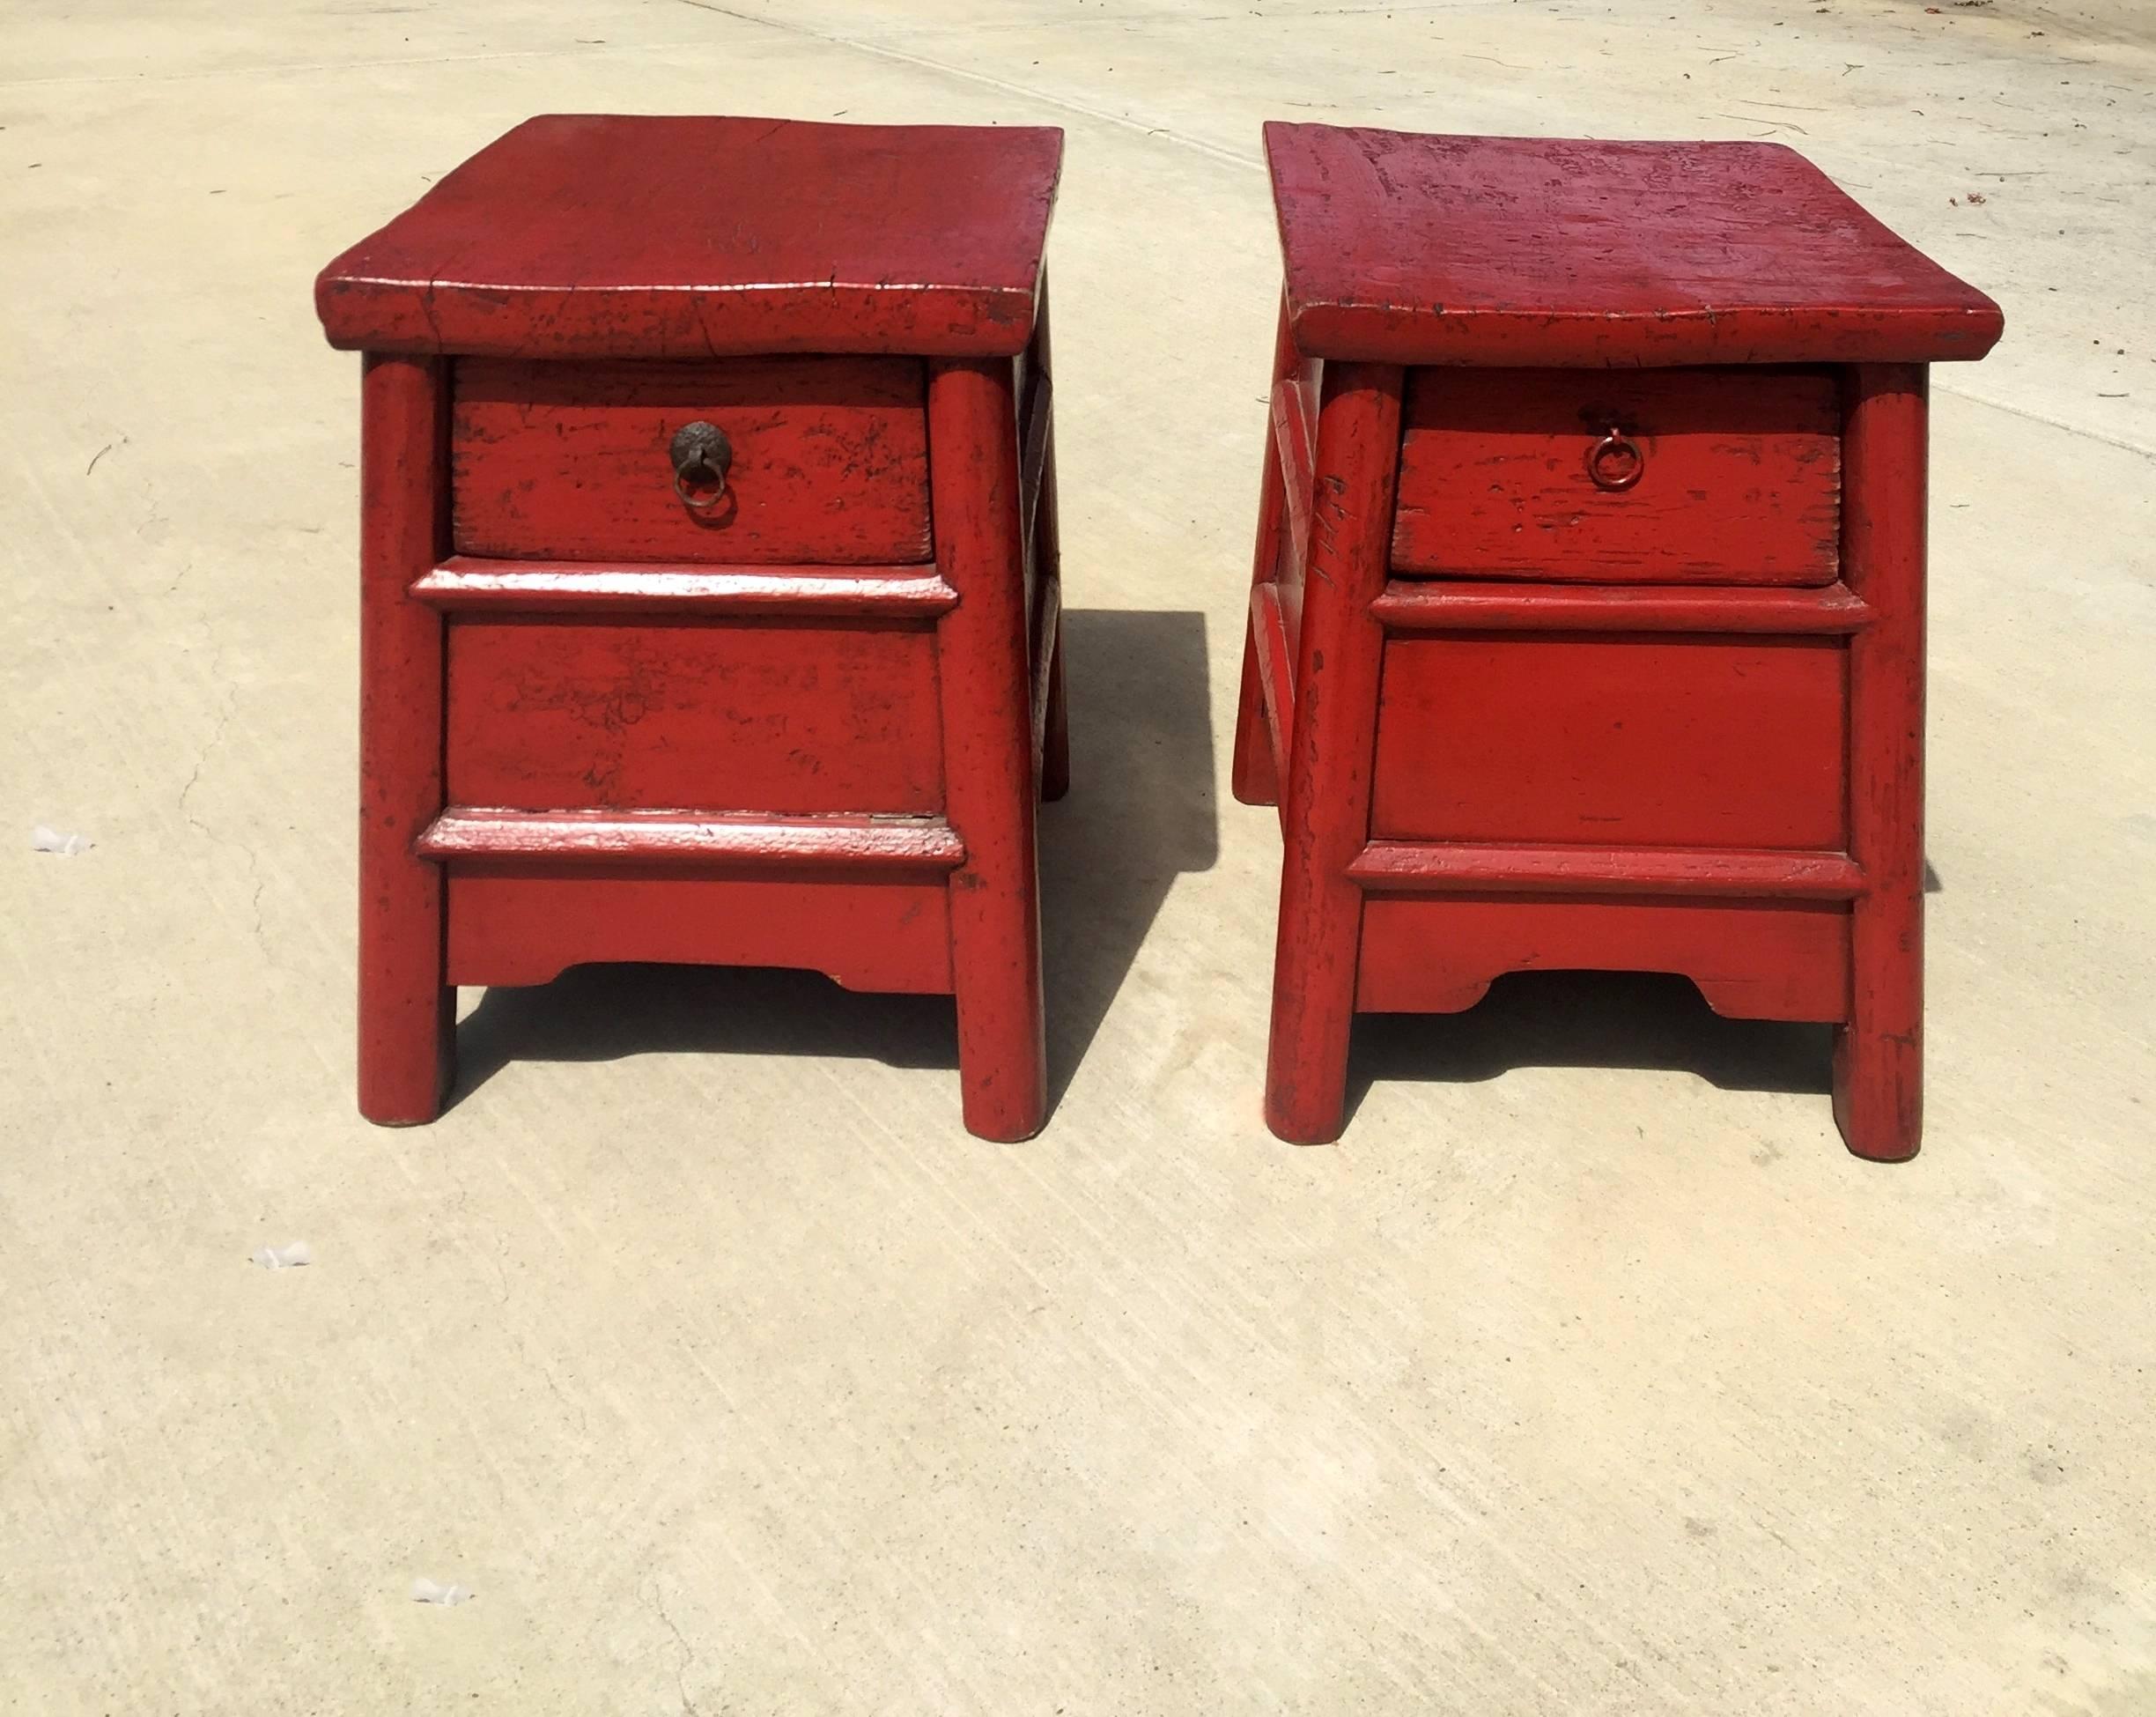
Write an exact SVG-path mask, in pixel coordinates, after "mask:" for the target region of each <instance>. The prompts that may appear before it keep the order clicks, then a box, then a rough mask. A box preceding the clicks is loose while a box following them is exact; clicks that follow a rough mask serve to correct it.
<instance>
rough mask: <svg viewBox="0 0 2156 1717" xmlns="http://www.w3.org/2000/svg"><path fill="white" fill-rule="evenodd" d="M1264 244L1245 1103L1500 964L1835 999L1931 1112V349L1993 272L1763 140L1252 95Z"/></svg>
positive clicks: (1329, 1102) (1288, 1099)
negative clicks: (1951, 258)
mask: <svg viewBox="0 0 2156 1717" xmlns="http://www.w3.org/2000/svg"><path fill="white" fill-rule="evenodd" d="M1266 152H1267V155H1268V158H1269V160H1270V163H1271V167H1272V173H1273V189H1274V200H1275V202H1276V204H1277V205H1278V209H1279V213H1280V228H1281V247H1282V249H1283V251H1284V253H1285V256H1286V264H1287V290H1286V293H1285V300H1284V306H1283V309H1282V314H1281V334H1280V342H1279V347H1278V352H1277V356H1276V359H1275V363H1274V377H1275V386H1274V395H1273V411H1272V437H1271V440H1272V451H1271V455H1270V456H1269V457H1268V459H1267V461H1266V473H1265V486H1264V493H1263V500H1262V510H1261V514H1260V523H1259V537H1258V561H1257V573H1256V583H1255V588H1254V589H1253V591H1252V602H1251V629H1250V636H1249V647H1248V649H1247V651H1246V653H1245V655H1244V674H1243V697H1242V710H1241V715H1240V719H1239V722H1238V724H1237V735H1236V757H1235V788H1236V794H1237V797H1239V798H1241V799H1242V800H1244V802H1245V803H1252V804H1270V803H1276V802H1277V803H1279V804H1280V806H1281V827H1282V831H1283V833H1284V836H1285V844H1286V854H1285V861H1284V865H1283V870H1282V874H1281V908H1280V944H1279V951H1278V958H1277V965H1276V966H1275V970H1274V1000H1273V1041H1272V1054H1271V1062H1270V1067H1269V1070H1268V1075H1267V1089H1266V1119H1267V1121H1269V1122H1270V1124H1271V1126H1272V1128H1273V1130H1274V1132H1275V1133H1277V1134H1279V1135H1280V1136H1281V1137H1282V1138H1286V1139H1292V1140H1297V1141H1308V1142H1316V1141H1321V1140H1325V1139H1331V1138H1334V1137H1337V1136H1338V1135H1339V1133H1340V1126H1341V1122H1342V1102H1343V1098H1344V1094H1345V1091H1346V1082H1347V1066H1348V1027H1349V1025H1350V1022H1351V1021H1352V1019H1353V1017H1354V1015H1355V1013H1356V1012H1357V1011H1358V1010H1361V1011H1366V1012H1421V1013H1449V1012H1454V1011H1457V1010H1460V1009H1464V1008H1467V1007H1471V1006H1473V1004H1474V1003H1475V1002H1476V1001H1477V1000H1479V999H1480V996H1481V995H1482V994H1483V992H1484V991H1485V990H1486V989H1488V987H1489V984H1490V981H1491V980H1492V979H1494V978H1495V977H1496V976H1498V975H1499V974H1500V973H1505V972H1510V971H1517V970H1522V969H1526V968H1535V969H1548V968H1557V967H1579V968H1587V969H1601V970H1621V971H1667V972H1677V973H1685V974H1687V975H1688V976H1689V977H1690V978H1691V979H1692V980H1693V981H1695V983H1696V984H1697V985H1698V986H1699V988H1700V989H1701V990H1702V992H1703V993H1704V995H1706V998H1707V1000H1708V1002H1709V1004H1710V1005H1712V1006H1713V1007H1714V1008H1715V1009H1716V1010H1717V1011H1719V1012H1721V1013H1724V1014H1730V1015H1734V1016H1738V1017H1740V1018H1757V1019H1791V1020H1815V1021H1828V1022H1832V1023H1833V1024H1834V1025H1836V1026H1838V1027H1839V1030H1838V1032H1836V1036H1835V1067H1834V1089H1835V1118H1836V1119H1837V1120H1838V1121H1839V1122H1840V1123H1841V1128H1842V1136H1843V1137H1844V1138H1845V1139H1846V1140H1847V1141H1848V1142H1849V1145H1850V1149H1851V1150H1852V1151H1856V1152H1857V1154H1858V1155H1860V1156H1864V1157H1876V1158H1900V1157H1906V1156H1908V1155H1909V1154H1910V1153H1911V1152H1913V1151H1915V1150H1916V1144H1917V1137H1918V1131H1919V1126H1920V1074H1919V1066H1920V1056H1919V1044H1920V1034H1921V1031H1922V1025H1923V941H1922V937H1923V594H1924V592H1923V585H1924V459H1925V374H1926V372H1925V366H1926V365H1928V364H1930V363H1931V362H1933V361H1934V360H1937V359H1974V358H1980V357H1982V355H1983V354H1984V352H1987V351H1988V350H1990V346H1991V344H1992V343H1993V342H1994V341H1995V340H1997V338H1998V336H1999V331H2000V318H1999V312H1998V308H1997V306H1996V305H1994V304H1993V303H1992V302H1991V301H1990V300H1989V299H1987V298H1985V297H1984V296H1983V295H1982V293H1980V292H1975V291H1974V290H1973V289H1971V288H1970V287H1968V286H1967V285H1963V284H1962V283H1961V282H1960V281H1959V280H1957V279H1955V278H1953V276H1951V275H1949V274H1947V273H1946V272H1945V271H1944V270H1941V269H1939V268H1938V266H1937V265H1936V264H1934V263H1931V262H1930V261H1928V260H1927V259H1926V258H1925V257H1923V255H1919V254H1918V253H1917V252H1916V251H1915V250H1913V249H1911V248H1909V246H1908V245H1906V244H1904V243H1902V242H1901V241H1900V240H1899V239H1897V238H1895V237H1894V234H1893V233H1889V232H1888V231H1887V229H1886V228H1885V227H1883V226H1880V225H1879V223H1878V222H1877V221H1875V220H1873V219H1872V218H1871V217H1870V216H1868V215H1866V214H1865V213H1864V211H1863V210H1861V209H1859V208H1858V207H1857V205H1856V204H1854V203H1852V202H1850V199H1849V198H1848V197H1846V196H1843V195H1842V193H1841V192H1840V191H1839V190H1837V189H1835V187H1834V185H1833V184H1832V183H1831V182H1829V181H1827V178H1826V177H1825V176H1824V175H1823V174H1820V172H1818V170H1817V169H1815V168H1813V167H1812V166H1810V165H1809V164H1808V163H1807V162H1805V160H1804V159H1802V158H1801V157H1799V156H1798V155H1795V154H1793V153H1791V152H1790V151H1788V150H1786V149H1783V148H1780V147H1776V146H1772V145H1766V144H1621V143H1616V144H1613V143H1572V142H1555V141H1535V140H1531V139H1525V138H1503V137H1414V136H1404V135H1401V134H1399V133H1395V132H1389V131H1372V130H1340V129H1337V128H1334V127H1330V126H1321V125H1280V124H1275V125H1269V126H1267V127H1266Z"/></svg>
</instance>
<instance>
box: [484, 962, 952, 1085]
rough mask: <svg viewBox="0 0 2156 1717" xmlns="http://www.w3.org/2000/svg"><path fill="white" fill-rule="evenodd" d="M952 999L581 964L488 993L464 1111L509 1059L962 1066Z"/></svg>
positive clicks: (795, 978) (814, 976)
mask: <svg viewBox="0 0 2156 1717" xmlns="http://www.w3.org/2000/svg"><path fill="white" fill-rule="evenodd" d="M683 1054H688V1055H821V1056H836V1057H840V1058H845V1057H858V1058H863V1059H872V1060H876V1061H881V1062H885V1063H886V1064H887V1065H889V1066H891V1067H934V1068H948V1069H952V1070H954V1071H955V1070H956V1068H957V1066H958V1047H957V1039H956V1021H955V1019H954V1018H953V1015H952V1010H951V1001H950V997H949V996H948V995H868V994H865V993H862V992H859V991H855V990H850V989H845V988H841V987H840V986H839V985H838V984H837V983H834V982H833V981H831V979H829V978H827V977H825V976H824V975H823V973H820V972H796V971H790V970H785V969H781V968H779V967H767V966H629V965H624V966H572V967H571V968H570V969H569V970H568V971H566V972H565V973H562V974H561V976H560V977H558V978H557V979H555V980H554V981H553V982H552V983H550V984H534V985H531V986H530V987H529V988H517V989H490V990H488V991H487V992H486V994H485V995H483V996H481V997H480V999H479V1005H478V1006H477V1007H476V1008H474V1009H473V1010H472V1011H471V1013H470V1015H469V1017H468V1018H466V1019H465V1020H464V1022H463V1024H462V1025H460V1026H458V1028H457V1078H456V1088H455V1090H454V1092H452V1093H451V1102H452V1103H453V1104H454V1103H456V1102H461V1100H462V1099H465V1098H467V1097H469V1096H470V1095H471V1093H472V1092H475V1091H476V1090H478V1089H479V1087H480V1086H481V1085H483V1084H485V1083H486V1082H487V1081H488V1080H489V1079H491V1078H492V1077H494V1075H495V1074H497V1073H498V1072H500V1071H501V1069H503V1068H505V1067H506V1066H507V1065H508V1064H509V1063H510V1062H612V1061H620V1060H621V1059H623V1058H624V1056H629V1055H683Z"/></svg>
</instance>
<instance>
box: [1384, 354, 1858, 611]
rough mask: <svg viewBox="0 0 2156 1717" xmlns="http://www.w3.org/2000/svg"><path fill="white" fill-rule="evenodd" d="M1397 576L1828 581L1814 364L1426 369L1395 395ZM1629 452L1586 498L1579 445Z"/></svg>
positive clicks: (1824, 424)
mask: <svg viewBox="0 0 2156 1717" xmlns="http://www.w3.org/2000/svg"><path fill="white" fill-rule="evenodd" d="M1406 418H1407V433H1406V435H1405V437H1404V439H1403V440H1402V442H1401V445H1400V475H1399V518H1398V520H1397V521H1396V522H1394V525H1393V529H1392V566H1393V569H1394V570H1395V571H1396V572H1401V573H1426V574H1433V575H1437V576H1443V577H1447V578H1524V579H1535V580H1553V581H1564V580H1576V581H1582V582H1588V583H1599V584H1662V583H1697V584H1826V583H1829V582H1831V581H1832V580H1833V578H1834V575H1835V560H1836V559H1837V558H1838V550H1839V544H1838V542H1837V540H1836V539H1837V537H1839V535H1840V532H1841V524H1842V517H1841V515H1842V473H1841V464H1840V452H1841V434H1842V414H1841V408H1840V404H1839V402H1838V399H1837V396H1836V389H1835V378H1834V376H1833V374H1831V373H1830V372H1827V371H1825V370H1811V371H1795V372H1790V371H1773V370H1762V371H1758V372H1751V371H1744V370H1737V371H1731V370H1640V371H1633V372H1614V371H1596V372H1593V373H1592V374H1582V373H1581V372H1579V371H1576V370H1433V369H1420V370H1416V371H1415V372H1414V374H1412V376H1411V377H1410V378H1409V381H1408V386H1407V411H1406ZM1612 428H1615V429H1618V430H1620V431H1621V433H1622V434H1623V435H1624V436H1625V437H1626V438H1627V439H1628V441H1629V442H1630V443H1631V444H1632V445H1633V446H1635V447H1636V448H1638V449H1639V455H1640V470H1639V474H1638V477H1637V478H1636V479H1635V482H1634V484H1633V485H1632V486H1631V487H1630V488H1628V489H1623V490H1619V491H1611V490H1607V489H1602V488H1598V487H1597V486H1596V485H1595V482H1594V479H1593V477H1592V476H1591V474H1590V472H1589V470H1588V462H1587V460H1586V459H1585V458H1584V457H1583V456H1582V454H1581V448H1582V447H1583V446H1585V447H1586V448H1589V449H1593V448H1596V447H1598V446H1599V438H1600V437H1602V436H1603V435H1604V434H1605V433H1606V432H1607V431H1609V430H1610V429H1612Z"/></svg>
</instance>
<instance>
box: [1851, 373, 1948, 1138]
mask: <svg viewBox="0 0 2156 1717" xmlns="http://www.w3.org/2000/svg"><path fill="white" fill-rule="evenodd" d="M1925 384H1926V375H1925V372H1924V370H1923V368H1922V367H1921V366H1913V365H1879V366H1860V367H1858V368H1857V369H1855V370H1853V371H1851V372H1850V374H1849V379H1848V381H1847V384H1846V385H1847V389H1848V396H1847V419H1848V420H1847V424H1846V426H1845V430H1844V436H1843V447H1842V462H1843V463H1842V473H1843V475H1842V577H1843V579H1844V581H1846V582H1847V583H1848V584H1849V585H1850V588H1852V589H1853V590H1855V591H1856V593H1857V595H1858V596H1861V597H1863V598H1864V601H1865V603H1867V604H1869V606H1870V607H1871V609H1872V614H1873V616H1874V618H1873V619H1872V623H1871V625H1868V626H1867V627H1866V628H1865V629H1864V631H1862V632H1860V633H1857V634H1856V636H1855V637H1854V638H1852V639H1851V640H1850V664H1849V670H1850V741H1849V744H1850V751H1849V781H1850V788H1849V803H1850V854H1851V855H1852V856H1853V857H1855V859H1856V860H1857V862H1858V863H1859V864H1860V865H1862V866H1863V867H1864V878H1865V892H1864V894H1863V896H1861V897H1860V898H1859V899H1857V901H1856V902H1855V904H1854V906H1853V907H1852V909H1851V921H1850V1016H1849V1021H1848V1023H1847V1024H1846V1025H1843V1026H1842V1028H1841V1029H1840V1030H1839V1031H1838V1032H1836V1033H1835V1056H1834V1108H1835V1121H1836V1123H1837V1124H1838V1125H1839V1126H1840V1127H1841V1129H1842V1138H1843V1140H1844V1141H1845V1142H1846V1143H1848V1145H1849V1148H1850V1150H1851V1151H1854V1152H1855V1153H1856V1154H1857V1156H1859V1157H1869V1158H1873V1159H1875V1160H1878V1161H1882V1162H1894V1161H1899V1160H1900V1159H1901V1158H1905V1157H1912V1156H1914V1155H1916V1147H1917V1144H1918V1142H1919V1140H1920V1138H1921V1136H1922V1134H1923V727H1924V504H1925V501H1924V497H1925V483H1924V465H1925V440H1926V436H1925V429H1926V392H1925Z"/></svg>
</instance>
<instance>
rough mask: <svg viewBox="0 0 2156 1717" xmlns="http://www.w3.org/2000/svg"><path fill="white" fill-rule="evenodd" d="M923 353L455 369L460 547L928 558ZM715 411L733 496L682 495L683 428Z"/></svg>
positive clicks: (645, 555)
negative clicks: (673, 441) (671, 455)
mask: <svg viewBox="0 0 2156 1717" xmlns="http://www.w3.org/2000/svg"><path fill="white" fill-rule="evenodd" d="M923 387H924V381H923V377H922V374H921V366H920V363H919V360H918V359H909V358H770V359H754V358H740V359H728V360H725V361H721V362H717V363H704V364H687V363H682V364H565V363H542V364H526V363H508V362H505V361H502V360H498V359H471V360H470V361H469V362H466V363H461V364H459V365H458V366H457V368H456V415H455V418H454V426H453V428H452V431H451V436H450V453H451V458H452V461H453V463H454V472H455V484H454V496H455V507H454V537H455V543H456V549H457V551H458V552H459V553H460V554H470V555H481V556H492V557H497V558H510V559H524V558H535V559H562V560H570V559H594V558H601V557H604V558H611V559H620V560H722V561H731V562H738V563H743V564H770V563H779V564H787V563H794V564H799V563H803V562H816V561H824V562H830V563H833V564H837V565H861V564H868V565H874V564H875V563H877V562H888V561H920V560H927V559H928V419H927V412H926V411H925V409H924V396H923ZM695 422H705V423H712V424H715V425H717V426H719V428H720V430H722V431H724V432H725V433H726V434H727V437H728V438H729V440H731V442H732V446H733V455H734V456H733V463H732V467H731V470H730V472H729V475H728V479H727V492H726V498H725V500H724V502H723V503H722V504H721V505H720V506H718V507H713V509H712V510H711V511H709V512H706V513H699V512H696V511H693V510H692V509H690V508H689V507H684V506H683V505H682V503H681V500H680V498H679V497H678V496H676V494H675V493H674V491H673V487H672V484H671V482H670V480H669V481H668V482H661V483H654V482H653V480H652V479H653V476H654V474H657V475H661V476H668V475H669V474H670V472H671V470H672V467H671V466H670V465H668V463H667V458H666V453H667V442H668V439H669V438H670V437H671V436H672V435H673V433H674V432H675V431H676V429H678V428H680V427H681V426H682V425H683V424H686V423H695Z"/></svg>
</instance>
